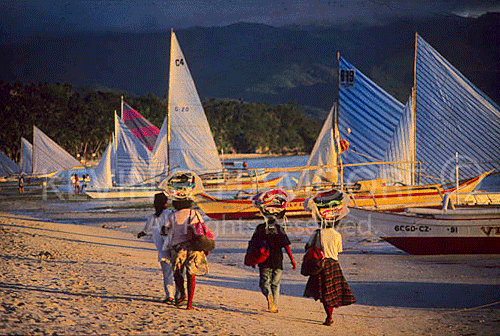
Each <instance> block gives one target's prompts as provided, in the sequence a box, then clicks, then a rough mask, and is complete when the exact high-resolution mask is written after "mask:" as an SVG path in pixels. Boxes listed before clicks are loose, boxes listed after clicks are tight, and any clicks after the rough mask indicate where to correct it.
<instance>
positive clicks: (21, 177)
mask: <svg viewBox="0 0 500 336" xmlns="http://www.w3.org/2000/svg"><path fill="white" fill-rule="evenodd" d="M18 187H19V193H20V194H24V175H23V174H20V175H19V180H18Z"/></svg>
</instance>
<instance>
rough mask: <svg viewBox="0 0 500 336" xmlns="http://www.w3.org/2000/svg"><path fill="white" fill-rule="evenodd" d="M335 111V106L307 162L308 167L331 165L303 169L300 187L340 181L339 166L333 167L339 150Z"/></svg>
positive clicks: (298, 186)
mask: <svg viewBox="0 0 500 336" xmlns="http://www.w3.org/2000/svg"><path fill="white" fill-rule="evenodd" d="M333 113H334V108H333V107H332V109H331V110H330V113H329V114H328V117H327V118H326V120H325V122H324V124H323V127H322V129H321V132H320V133H319V136H318V138H317V140H316V143H315V144H314V147H313V149H312V151H311V154H310V155H309V158H308V159H307V162H306V166H307V167H312V166H330V167H325V168H321V169H314V170H305V171H303V172H302V174H301V176H300V178H299V182H298V184H297V188H298V189H300V188H302V187H303V186H310V185H313V184H319V183H337V182H338V172H337V167H332V166H335V165H336V164H337V151H336V150H335V146H334V132H333Z"/></svg>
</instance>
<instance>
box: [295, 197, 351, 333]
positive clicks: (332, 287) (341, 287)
mask: <svg viewBox="0 0 500 336" xmlns="http://www.w3.org/2000/svg"><path fill="white" fill-rule="evenodd" d="M347 203H348V198H347V196H346V195H345V194H344V193H342V192H340V191H338V190H335V189H332V190H329V191H325V192H321V193H318V194H316V196H314V197H313V198H311V199H309V200H307V201H306V204H305V208H306V209H307V210H310V211H311V212H312V215H313V218H315V219H316V221H317V223H318V225H319V226H320V229H318V230H316V231H315V232H314V233H313V235H312V236H311V238H310V239H309V241H308V243H307V244H306V250H307V249H308V248H309V247H311V246H313V245H314V244H315V245H316V246H317V247H319V248H321V249H322V250H323V254H324V256H325V264H324V268H323V270H322V271H321V272H320V273H319V274H317V275H311V276H310V277H309V280H308V281H307V284H306V289H305V291H304V296H305V297H312V298H314V300H320V301H321V302H322V303H323V307H324V309H325V312H326V320H325V322H324V323H323V324H324V325H327V326H329V325H331V324H332V323H333V319H332V314H333V308H338V307H340V306H347V305H350V304H353V303H355V302H356V299H355V298H354V295H353V294H352V292H351V289H350V288H349V285H348V284H347V281H346V280H345V278H344V275H343V274H342V270H341V268H340V265H339V262H338V254H339V253H340V252H342V236H341V235H340V233H339V232H338V231H337V230H335V228H336V227H337V225H338V224H339V222H340V219H342V218H343V217H345V216H346V215H347V214H348V212H349V209H348V208H347Z"/></svg>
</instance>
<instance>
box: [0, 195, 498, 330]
mask: <svg viewBox="0 0 500 336" xmlns="http://www.w3.org/2000/svg"><path fill="white" fill-rule="evenodd" d="M19 202H20V201H19ZM19 202H11V203H8V207H7V208H8V209H9V210H15V208H16V204H17V207H18V208H17V209H20V204H22V203H19ZM5 204H6V203H5V202H3V205H4V206H3V207H1V208H2V209H6V207H5ZM13 208H14V209H13ZM43 209H44V210H43V211H48V208H47V206H44V208H43ZM148 213H150V211H144V215H146V214H148ZM86 216H88V220H89V221H90V222H91V221H92V220H93V218H96V219H97V218H99V220H98V221H97V220H96V223H95V225H94V226H88V225H87V226H85V225H72V224H61V223H55V222H53V221H51V220H47V221H42V220H39V219H34V218H31V217H27V216H22V215H13V214H9V213H6V212H0V232H1V240H0V245H1V259H0V263H1V265H0V270H1V271H0V298H1V306H0V334H1V335H78V334H80V335H81V334H88V335H92V334H97V335H131V334H138V335H157V334H176V335H500V256H498V255H497V256H425V257H422V256H418V257H417V256H410V255H406V254H400V253H373V252H372V253H362V251H363V249H362V248H359V247H358V248H354V247H353V248H352V249H348V250H347V251H346V253H344V254H342V255H341V257H340V263H341V266H342V268H343V270H344V274H345V276H346V278H347V280H348V282H349V284H350V285H351V288H352V290H353V292H354V295H355V296H356V298H357V300H358V303H356V304H354V305H351V306H348V307H342V308H339V309H337V310H335V311H334V314H335V323H334V325H333V326H330V327H326V326H323V325H322V324H321V323H322V322H323V321H324V318H325V313H324V312H323V309H322V306H321V304H320V303H319V302H315V301H314V300H312V299H307V298H303V297H302V292H303V290H304V286H305V282H306V278H305V277H303V276H301V275H300V274H299V271H298V270H297V271H293V270H292V269H291V267H290V265H289V263H288V259H287V257H286V256H285V271H284V276H283V281H282V295H281V298H280V304H279V313H278V314H272V313H268V312H266V310H265V308H266V303H265V299H264V297H263V295H262V294H261V293H260V291H259V288H258V270H257V269H252V268H248V267H244V266H243V265H242V258H243V253H244V250H245V248H246V244H247V241H248V238H249V234H250V233H248V232H246V231H237V232H232V231H231V230H226V232H222V230H218V236H217V247H216V250H215V251H214V253H213V254H212V255H211V256H210V257H209V261H210V273H209V274H208V275H206V276H204V277H197V288H196V294H195V298H194V306H195V308H196V309H197V310H196V311H194V312H193V311H186V310H184V309H179V308H175V307H172V306H167V305H165V304H162V303H160V302H159V300H160V299H163V297H164V293H163V287H162V279H161V272H160V271H159V268H158V263H157V261H156V260H157V259H156V251H155V250H154V247H153V245H152V244H151V243H149V242H148V241H146V240H138V239H136V238H135V236H134V234H133V233H132V232H138V231H139V230H140V228H139V226H138V224H135V226H131V224H130V221H127V220H126V219H127V216H126V215H122V217H121V218H122V219H120V220H118V221H117V220H116V216H117V215H116V214H113V215H106V214H102V213H101V214H98V215H97V214H93V213H88V214H87V215H86ZM106 216H109V222H107V221H106V218H107V217H106ZM111 216H112V218H113V219H111ZM63 217H64V216H63ZM117 223H119V224H117ZM220 224H221V223H216V222H212V223H210V225H212V226H213V227H214V228H219V229H220V227H222V226H220ZM102 225H104V226H106V227H108V228H115V229H105V228H102V227H101V226H102ZM217 225H219V226H217ZM124 227H127V228H128V229H129V231H130V232H127V230H122V229H123V228H124ZM226 228H227V226H226ZM291 238H292V240H293V243H292V248H293V251H294V253H295V256H296V259H297V260H298V261H300V259H301V255H302V254H301V251H302V248H303V245H304V242H303V240H301V236H299V235H296V234H294V233H291Z"/></svg>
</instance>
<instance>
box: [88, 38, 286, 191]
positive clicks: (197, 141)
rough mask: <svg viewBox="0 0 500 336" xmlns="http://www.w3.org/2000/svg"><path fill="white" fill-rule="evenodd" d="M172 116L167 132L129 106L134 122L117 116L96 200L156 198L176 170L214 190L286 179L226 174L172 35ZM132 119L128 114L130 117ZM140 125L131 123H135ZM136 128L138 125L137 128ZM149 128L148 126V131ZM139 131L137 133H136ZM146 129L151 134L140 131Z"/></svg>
mask: <svg viewBox="0 0 500 336" xmlns="http://www.w3.org/2000/svg"><path fill="white" fill-rule="evenodd" d="M168 84H169V88H168V105H167V115H166V117H165V119H164V121H163V125H162V127H161V129H160V130H159V131H158V132H157V130H154V137H152V136H151V131H152V129H153V126H152V124H151V123H149V122H147V120H145V118H143V117H142V116H141V115H140V114H139V113H137V111H135V110H133V109H132V108H130V106H128V105H126V104H125V109H126V110H127V111H128V117H126V118H124V117H123V109H124V103H123V100H122V117H121V118H118V117H117V116H115V139H114V140H113V141H112V142H111V143H110V144H109V145H108V148H107V149H106V152H105V153H104V154H103V158H102V159H101V162H100V163H99V165H98V166H97V168H96V174H95V177H94V178H93V183H92V184H93V186H92V187H91V188H88V189H87V190H86V191H85V192H86V194H87V195H88V196H90V197H92V198H130V197H153V195H154V194H155V193H157V192H159V191H160V190H159V189H158V187H157V184H158V182H160V180H161V179H162V178H164V177H165V176H167V175H168V174H169V173H170V172H172V171H174V170H186V171H187V170H189V171H193V172H195V173H197V174H198V175H199V176H200V177H201V178H202V181H203V182H204V186H205V188H207V190H210V191H226V190H240V189H256V188H258V184H259V183H263V185H265V186H266V187H270V186H273V185H276V184H277V183H279V181H280V179H272V180H265V178H266V177H267V176H268V175H267V174H253V175H252V174H249V173H248V172H246V171H242V172H240V173H239V174H232V173H231V174H230V173H228V172H227V171H224V170H223V168H222V164H221V162H220V158H219V154H218V152H217V147H216V145H215V141H214V139H213V135H212V132H211V131H210V126H209V124H208V120H207V117H206V115H205V112H204V110H203V106H202V104H201V101H200V98H199V96H198V93H197V90H196V87H195V84H194V81H193V78H192V76H191V73H190V71H189V68H188V65H187V62H186V59H185V57H184V55H183V53H182V50H181V48H180V45H179V42H178V40H177V37H176V35H175V33H174V32H173V31H171V38H170V67H169V81H168ZM125 115H126V116H127V114H125ZM132 120H133V121H135V124H134V123H131V121H132ZM134 125H135V126H134ZM143 126H144V127H143ZM131 127H133V128H131ZM144 128H146V129H147V132H146V134H142V135H140V134H139V130H142V129H144Z"/></svg>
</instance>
